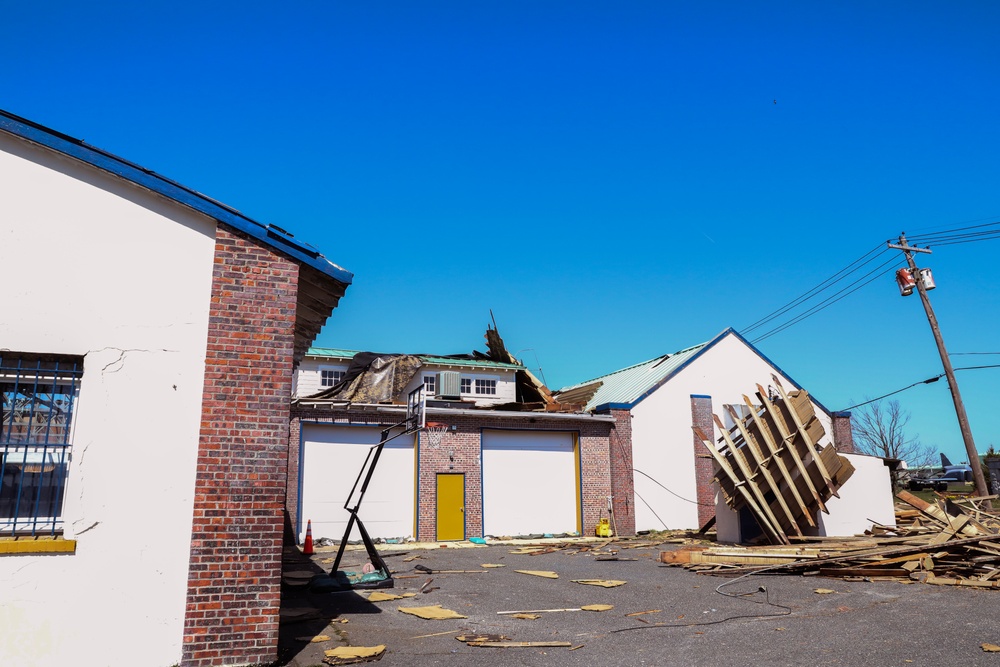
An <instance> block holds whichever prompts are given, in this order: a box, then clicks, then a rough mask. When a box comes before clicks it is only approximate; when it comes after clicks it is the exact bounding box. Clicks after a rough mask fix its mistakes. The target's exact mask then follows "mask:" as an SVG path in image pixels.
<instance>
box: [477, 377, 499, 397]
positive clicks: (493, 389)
mask: <svg viewBox="0 0 1000 667" xmlns="http://www.w3.org/2000/svg"><path fill="white" fill-rule="evenodd" d="M476 393H477V394H480V395H486V394H489V395H495V394H496V393H497V381H496V380H481V379H479V378H476Z"/></svg>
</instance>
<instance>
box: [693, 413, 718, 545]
mask: <svg viewBox="0 0 1000 667" xmlns="http://www.w3.org/2000/svg"><path fill="white" fill-rule="evenodd" d="M691 425H692V426H694V427H696V428H699V429H701V431H702V433H704V434H705V436H706V437H708V438H713V439H714V438H715V425H714V422H713V421H712V397H711V396H692V397H691ZM691 433H692V438H693V442H694V476H695V485H696V488H697V493H698V495H697V500H698V525H699V526H704V525H705V524H706V523H707V522H708V520H709V519H711V518H712V517H714V516H715V488H714V487H713V485H712V477H713V476H715V461H714V460H713V459H712V455H711V454H709V453H708V450H707V449H706V448H705V445H704V443H703V442H702V441H701V438H700V437H698V434H697V433H695V432H694V431H693V430H692V431H691Z"/></svg>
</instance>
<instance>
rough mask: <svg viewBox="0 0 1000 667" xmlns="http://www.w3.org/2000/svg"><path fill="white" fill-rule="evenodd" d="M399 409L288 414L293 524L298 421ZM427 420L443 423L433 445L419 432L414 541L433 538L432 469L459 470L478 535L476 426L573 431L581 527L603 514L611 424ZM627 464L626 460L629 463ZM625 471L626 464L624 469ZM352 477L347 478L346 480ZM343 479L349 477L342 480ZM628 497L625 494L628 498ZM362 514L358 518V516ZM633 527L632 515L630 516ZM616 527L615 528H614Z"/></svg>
mask: <svg viewBox="0 0 1000 667" xmlns="http://www.w3.org/2000/svg"><path fill="white" fill-rule="evenodd" d="M401 416H402V415H401V414H389V415H387V414H385V413H375V412H367V413H366V412H364V411H363V410H358V409H355V410H351V411H346V410H343V409H337V408H314V407H306V408H296V409H295V410H294V411H293V413H292V420H291V421H292V427H291V432H290V442H289V463H288V480H287V483H288V492H287V511H288V513H289V515H290V516H291V518H292V525H293V526H294V525H296V523H295V522H296V521H297V516H296V513H297V507H298V484H299V472H298V471H299V461H298V458H299V435H298V429H299V428H300V426H299V424H300V422H301V421H302V420H306V421H309V422H320V423H322V422H329V423H331V424H335V423H340V424H347V423H355V424H358V423H362V424H371V425H385V424H393V423H396V422H397V421H399V419H400V418H401ZM432 420H433V421H435V422H439V423H444V424H447V425H448V427H449V428H448V430H447V431H446V432H445V433H444V435H443V436H442V439H441V443H440V445H439V446H437V447H434V446H432V445H431V444H430V442H429V441H428V437H427V436H426V434H423V433H421V434H420V437H419V444H418V447H419V454H418V457H419V465H418V477H417V534H416V535H415V537H416V539H418V540H420V541H435V540H436V539H437V475H438V473H463V474H464V475H465V536H466V538H469V537H482V529H483V492H482V465H481V454H482V449H481V447H482V436H481V434H482V430H483V429H519V430H524V429H527V428H532V429H537V430H547V431H562V432H567V431H572V432H575V433H578V441H579V447H580V468H581V477H582V484H581V493H582V497H583V502H582V505H583V532H584V534H591V533H592V532H593V530H594V527H595V526H596V525H597V520H598V519H599V518H600V517H601V516H602V512H603V516H607V511H606V508H607V498H608V496H609V495H611V493H612V491H611V472H610V469H611V466H610V461H609V457H610V446H609V433H610V431H611V427H612V424H611V423H609V422H595V421H592V420H589V419H588V418H583V419H580V420H579V421H575V420H573V421H568V420H561V419H545V417H544V415H541V414H539V415H538V417H536V418H534V420H535V421H534V423H529V422H528V421H527V420H526V419H524V418H516V417H498V416H496V415H493V414H490V413H488V412H484V413H482V415H447V416H444V415H433V417H432ZM629 465H630V466H631V464H629ZM629 469H630V470H631V467H630V468H629ZM351 481H353V480H351ZM347 483H349V482H347ZM629 500H631V499H629ZM362 518H363V517H362ZM632 526H633V528H632V531H633V532H634V518H633V519H632ZM619 529H620V528H619Z"/></svg>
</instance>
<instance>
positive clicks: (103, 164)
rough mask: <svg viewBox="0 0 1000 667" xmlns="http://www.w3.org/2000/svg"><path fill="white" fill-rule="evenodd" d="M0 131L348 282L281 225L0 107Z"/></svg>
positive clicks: (349, 275)
mask: <svg viewBox="0 0 1000 667" xmlns="http://www.w3.org/2000/svg"><path fill="white" fill-rule="evenodd" d="M0 131H3V132H6V133H7V134H10V135H12V136H15V137H18V138H20V139H23V140H25V141H29V142H31V143H33V144H37V145H39V146H42V147H44V148H47V149H49V150H52V151H55V152H57V153H60V154H62V155H65V156H67V157H70V158H73V159H75V160H78V161H80V162H83V163H85V164H88V165H90V166H92V167H95V168H96V169H100V170H101V171H104V172H106V173H108V174H111V175H113V176H117V177H118V178H121V179H123V180H126V181H129V182H130V183H133V184H134V185H137V186H139V187H141V188H143V189H145V190H149V191H150V192H153V193H156V194H158V195H161V196H163V197H166V198H167V199H170V200H172V201H174V202H176V203H178V204H180V205H182V206H185V207H187V208H189V209H192V210H194V211H196V212H198V213H201V214H203V215H206V216H208V217H210V218H212V219H214V220H216V221H217V222H220V223H223V224H226V225H229V226H230V227H232V228H234V229H236V230H238V231H240V232H243V233H244V234H247V235H248V236H251V237H253V238H255V239H257V240H258V241H261V242H262V243H264V244H266V245H268V246H270V247H272V248H274V249H275V250H278V251H279V252H282V253H284V254H286V255H288V256H290V257H291V258H292V259H294V260H295V261H297V262H300V263H302V264H305V265H308V266H311V267H312V268H314V269H316V270H317V271H320V272H321V273H323V274H324V275H326V276H329V277H330V278H333V279H334V280H337V281H338V282H341V283H343V284H345V285H350V284H351V281H352V280H353V278H354V274H353V273H351V272H350V271H347V270H346V269H344V268H342V267H340V266H337V265H336V264H334V263H333V262H331V261H330V260H328V259H327V258H326V257H324V256H323V255H322V254H320V252H319V251H318V250H317V249H316V248H314V247H313V246H310V245H309V244H306V243H303V242H302V241H299V240H298V239H296V238H295V237H294V236H292V235H291V234H289V233H288V232H287V231H285V230H284V229H281V228H280V227H276V226H274V225H265V224H263V223H260V222H257V221H256V220H253V219H251V218H248V217H247V216H245V215H243V214H242V213H240V212H239V211H237V210H236V209H234V208H231V207H229V206H226V205H225V204H222V203H220V202H218V201H216V200H214V199H212V198H211V197H208V196H206V195H203V194H201V193H200V192H198V191H196V190H193V189H191V188H188V187H186V186H183V185H181V184H180V183H177V182H176V181H172V180H170V179H168V178H166V177H164V176H161V175H159V174H157V173H156V172H154V171H152V170H150V169H146V168H145V167H141V166H139V165H137V164H135V163H134V162H129V161H128V160H126V159H124V158H121V157H118V156H117V155H113V154H112V153H109V152H107V151H104V150H101V149H100V148H97V147H95V146H91V145H89V144H87V143H85V142H84V141H82V140H80V139H75V138H73V137H71V136H69V135H66V134H63V133H61V132H58V131H56V130H53V129H51V128H48V127H45V126H44V125H39V124H38V123H35V122H32V121H30V120H27V119H25V118H21V117H20V116H16V115H14V114H12V113H9V112H7V111H3V110H2V109H0Z"/></svg>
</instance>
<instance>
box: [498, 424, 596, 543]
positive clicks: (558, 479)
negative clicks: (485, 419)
mask: <svg viewBox="0 0 1000 667" xmlns="http://www.w3.org/2000/svg"><path fill="white" fill-rule="evenodd" d="M482 451H483V531H484V532H485V533H486V534H487V535H496V536H501V535H526V534H530V533H570V532H573V531H576V530H578V529H579V528H578V525H579V524H578V508H579V505H580V497H579V490H578V485H577V476H578V472H577V470H578V468H577V464H576V451H575V447H574V437H573V434H572V433H559V432H556V433H553V432H544V431H484V432H483V444H482Z"/></svg>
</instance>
